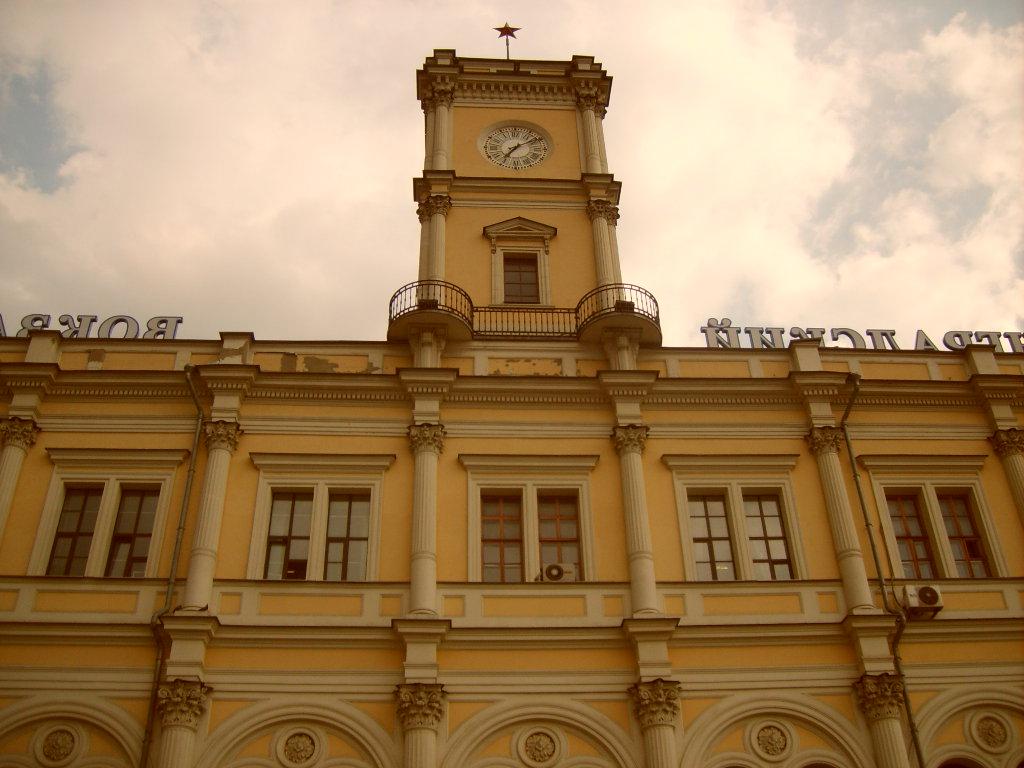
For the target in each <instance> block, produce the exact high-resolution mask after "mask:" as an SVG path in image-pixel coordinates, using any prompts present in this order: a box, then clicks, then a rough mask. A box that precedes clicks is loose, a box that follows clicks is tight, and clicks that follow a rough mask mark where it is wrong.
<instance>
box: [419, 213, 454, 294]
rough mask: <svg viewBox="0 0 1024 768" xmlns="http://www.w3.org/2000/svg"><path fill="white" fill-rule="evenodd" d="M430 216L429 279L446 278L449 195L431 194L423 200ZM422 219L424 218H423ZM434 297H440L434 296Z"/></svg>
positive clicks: (427, 277)
mask: <svg viewBox="0 0 1024 768" xmlns="http://www.w3.org/2000/svg"><path fill="white" fill-rule="evenodd" d="M423 205H425V206H426V213H427V215H428V216H429V217H430V235H429V243H428V245H427V276H426V278H425V279H427V280H444V248H445V245H444V226H445V217H446V216H447V215H448V211H450V210H451V209H452V199H451V198H450V197H449V196H448V195H431V196H430V197H428V198H427V199H426V200H424V201H423ZM421 221H422V219H421ZM432 298H440V296H434V297H432Z"/></svg>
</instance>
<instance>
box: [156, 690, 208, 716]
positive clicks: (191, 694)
mask: <svg viewBox="0 0 1024 768" xmlns="http://www.w3.org/2000/svg"><path fill="white" fill-rule="evenodd" d="M210 691H211V688H210V686H208V685H204V684H203V683H200V682H193V681H189V680H171V681H170V682H168V683H164V684H163V685H161V686H160V688H159V689H158V690H157V697H158V699H157V709H159V711H160V722H161V723H163V725H164V726H165V727H166V726H169V725H186V726H188V727H189V728H195V727H196V725H197V724H198V723H199V718H200V717H201V716H202V714H203V711H204V710H205V709H206V702H207V696H208V695H209V693H210Z"/></svg>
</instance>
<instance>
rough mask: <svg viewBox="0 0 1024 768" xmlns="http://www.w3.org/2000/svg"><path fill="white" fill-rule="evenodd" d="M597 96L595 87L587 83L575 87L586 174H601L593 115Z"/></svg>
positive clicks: (594, 115) (598, 141)
mask: <svg viewBox="0 0 1024 768" xmlns="http://www.w3.org/2000/svg"><path fill="white" fill-rule="evenodd" d="M599 95H600V94H599V92H598V90H597V87H596V86H594V85H590V84H589V83H583V84H581V85H578V86H576V105H577V106H578V107H579V110H580V114H581V115H582V116H583V151H584V154H585V155H586V162H585V167H586V172H587V173H601V142H600V139H599V138H598V132H597V115H596V114H594V111H595V109H596V108H597V102H598V98H599Z"/></svg>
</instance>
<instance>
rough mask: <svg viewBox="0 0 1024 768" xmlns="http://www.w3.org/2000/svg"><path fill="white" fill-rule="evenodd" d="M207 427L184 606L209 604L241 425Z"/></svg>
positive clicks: (225, 423)
mask: <svg viewBox="0 0 1024 768" xmlns="http://www.w3.org/2000/svg"><path fill="white" fill-rule="evenodd" d="M205 429H206V449H207V450H206V474H205V476H204V478H203V491H202V495H201V496H200V498H199V517H198V519H197V520H196V529H195V534H194V535H193V537H192V555H191V557H190V558H189V563H188V580H187V581H186V582H185V599H184V600H183V601H182V605H183V607H184V608H189V609H193V610H195V609H202V608H206V607H208V606H209V604H210V595H211V593H212V592H213V576H214V573H215V571H216V569H217V545H218V544H219V542H220V521H221V518H222V517H223V515H224V498H225V496H226V495H227V489H228V469H229V467H230V465H231V454H233V453H234V452H235V448H236V447H237V446H238V438H239V437H240V436H241V434H242V430H241V428H240V427H239V426H238V424H237V423H235V422H233V421H210V422H207V423H206V425H205Z"/></svg>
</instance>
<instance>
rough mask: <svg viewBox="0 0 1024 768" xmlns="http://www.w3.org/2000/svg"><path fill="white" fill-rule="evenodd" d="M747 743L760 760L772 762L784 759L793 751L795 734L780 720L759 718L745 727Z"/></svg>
mask: <svg viewBox="0 0 1024 768" xmlns="http://www.w3.org/2000/svg"><path fill="white" fill-rule="evenodd" d="M747 744H748V745H749V747H750V750H751V751H752V752H753V753H754V754H755V755H757V756H758V757H760V758H761V759H762V760H766V761H768V762H770V763H774V762H778V761H780V760H784V759H785V758H786V757H788V756H789V755H790V754H791V753H792V752H793V750H794V748H795V745H796V736H795V735H794V733H793V730H792V729H791V728H790V727H789V726H788V725H787V724H786V723H784V722H783V721H781V720H761V721H759V722H755V723H752V724H751V725H750V727H749V728H748V729H747Z"/></svg>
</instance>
